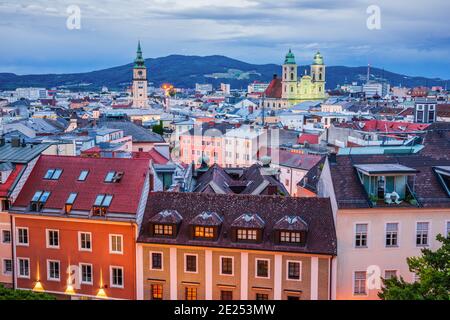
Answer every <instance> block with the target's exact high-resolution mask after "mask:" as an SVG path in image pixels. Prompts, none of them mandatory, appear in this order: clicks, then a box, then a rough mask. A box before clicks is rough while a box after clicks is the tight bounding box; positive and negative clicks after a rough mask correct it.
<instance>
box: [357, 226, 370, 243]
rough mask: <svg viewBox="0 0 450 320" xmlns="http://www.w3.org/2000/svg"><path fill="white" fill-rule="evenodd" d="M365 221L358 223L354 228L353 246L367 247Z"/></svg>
mask: <svg viewBox="0 0 450 320" xmlns="http://www.w3.org/2000/svg"><path fill="white" fill-rule="evenodd" d="M367 229H368V226H367V223H358V224H356V228H355V247H356V248H366V247H367Z"/></svg>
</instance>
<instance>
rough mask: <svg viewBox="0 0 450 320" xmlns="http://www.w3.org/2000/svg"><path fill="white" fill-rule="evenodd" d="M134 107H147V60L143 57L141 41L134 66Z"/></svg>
mask: <svg viewBox="0 0 450 320" xmlns="http://www.w3.org/2000/svg"><path fill="white" fill-rule="evenodd" d="M132 96H133V107H134V108H147V107H148V96H147V68H146V67H145V60H144V58H143V57H142V50H141V42H140V41H139V42H138V48H137V52H136V59H135V60H134V67H133V90H132Z"/></svg>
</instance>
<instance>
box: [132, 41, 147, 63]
mask: <svg viewBox="0 0 450 320" xmlns="http://www.w3.org/2000/svg"><path fill="white" fill-rule="evenodd" d="M134 67H135V68H145V60H144V58H143V57H142V50H141V41H139V42H138V48H137V52H136V59H135V60H134Z"/></svg>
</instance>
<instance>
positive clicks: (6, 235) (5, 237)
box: [2, 230, 11, 244]
mask: <svg viewBox="0 0 450 320" xmlns="http://www.w3.org/2000/svg"><path fill="white" fill-rule="evenodd" d="M2 243H4V244H8V243H11V231H10V230H2Z"/></svg>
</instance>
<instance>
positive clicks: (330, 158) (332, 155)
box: [328, 152, 336, 164]
mask: <svg viewBox="0 0 450 320" xmlns="http://www.w3.org/2000/svg"><path fill="white" fill-rule="evenodd" d="M328 161H330V163H331V164H336V153H335V152H332V153H330V155H329V156H328Z"/></svg>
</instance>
